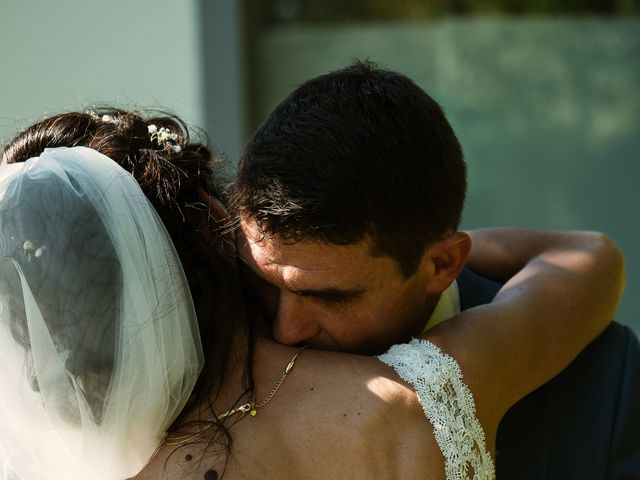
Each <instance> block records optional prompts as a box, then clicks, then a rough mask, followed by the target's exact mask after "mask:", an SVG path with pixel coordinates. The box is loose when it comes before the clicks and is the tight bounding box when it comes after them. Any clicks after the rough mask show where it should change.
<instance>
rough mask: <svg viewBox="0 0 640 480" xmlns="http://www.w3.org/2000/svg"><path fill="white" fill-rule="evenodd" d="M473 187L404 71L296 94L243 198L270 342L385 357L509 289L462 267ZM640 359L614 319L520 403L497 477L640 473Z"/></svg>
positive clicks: (335, 76) (238, 185) (249, 161)
mask: <svg viewBox="0 0 640 480" xmlns="http://www.w3.org/2000/svg"><path fill="white" fill-rule="evenodd" d="M365 99H366V100H365ZM465 191H466V169H465V163H464V160H463V155H462V149H461V147H460V144H459V143H458V140H457V138H456V136H455V133H454V132H453V130H452V128H451V126H450V125H449V123H448V122H447V120H446V118H445V116H444V114H443V112H442V110H441V109H440V107H439V106H438V104H437V103H436V102H435V101H433V99H431V98H430V97H429V96H428V95H426V94H425V93H424V92H423V91H422V90H421V89H420V88H419V87H417V86H416V85H415V84H414V83H413V82H412V81H411V80H409V79H408V78H406V77H404V76H402V75H400V74H397V73H394V72H389V71H384V70H378V69H376V68H375V67H373V66H371V65H368V64H362V63H356V64H354V65H352V66H350V67H347V68H345V69H342V70H339V71H336V72H332V73H329V74H327V75H323V76H320V77H317V78H314V79H311V80H309V81H307V82H306V83H304V84H303V85H302V86H301V87H299V88H298V89H296V90H295V91H294V92H293V93H292V94H291V95H289V97H287V98H286V99H285V100H284V101H283V102H282V103H281V104H280V105H279V106H278V107H276V109H275V110H274V111H273V112H272V113H271V115H270V116H269V117H268V118H267V120H266V122H265V123H264V124H263V125H262V126H261V127H260V128H259V129H258V131H257V132H256V134H255V135H254V136H253V138H252V139H251V140H250V142H249V144H248V146H247V148H246V150H245V153H244V155H243V157H242V160H241V162H240V168H239V171H238V175H237V178H236V182H235V185H234V189H233V195H232V197H233V198H232V204H233V206H234V208H235V209H236V213H238V214H239V218H240V224H241V228H242V230H243V232H244V234H245V235H246V236H247V237H248V238H249V239H250V240H254V241H253V242H250V243H251V248H250V249H249V250H248V251H247V258H246V259H247V262H248V263H249V265H250V266H251V267H252V268H253V270H254V271H256V272H260V275H259V276H258V275H255V276H254V277H253V281H254V282H256V287H257V288H256V290H257V291H258V292H262V294H263V298H264V301H263V307H264V309H265V314H266V315H267V316H268V317H269V318H272V319H273V321H274V324H273V335H274V338H275V339H276V340H278V341H280V342H282V343H286V344H296V343H300V342H305V343H307V344H310V345H312V346H314V347H317V348H327V349H334V350H343V351H351V352H357V353H364V354H377V353H381V352H382V351H384V350H386V349H387V348H388V347H389V346H390V345H392V344H394V343H400V342H403V341H406V340H407V339H408V338H410V337H411V336H415V335H417V334H419V333H420V332H421V331H424V330H425V329H428V328H430V327H432V326H434V325H435V324H437V323H439V322H441V321H443V320H446V319H447V318H449V317H450V316H452V315H454V314H456V313H458V312H459V311H460V309H464V308H468V307H471V306H474V305H477V304H480V303H487V302H489V301H491V299H492V297H493V295H495V293H496V292H497V289H498V288H499V285H497V284H496V283H494V282H491V281H488V280H485V279H482V278H480V277H478V276H476V275H474V274H473V273H471V272H469V271H467V270H463V266H464V263H465V261H466V259H467V255H468V253H469V250H470V247H471V243H470V240H469V237H468V236H467V235H466V234H464V233H462V232H457V228H458V224H459V222H460V217H461V214H462V209H463V204H464V198H465ZM264 226H266V227H267V229H268V233H269V235H268V236H264V235H262V231H261V227H264ZM256 240H257V241H256ZM372 252H373V254H372ZM398 267H399V271H398ZM456 278H457V281H456ZM270 284H271V285H270ZM273 285H279V286H280V291H279V292H278V295H271V294H270V292H269V291H268V290H269V289H274V288H276V287H274V286H273ZM272 299H278V301H277V302H275V303H274V302H273V300H272ZM390 319H392V321H390ZM639 352H640V349H639V348H638V343H637V340H636V339H635V337H634V336H633V334H631V333H630V331H629V330H628V329H626V328H624V327H621V326H620V325H617V324H613V325H612V326H611V327H609V329H607V331H605V332H604V333H603V334H602V335H601V337H599V338H598V339H597V340H596V341H595V342H593V344H592V345H591V346H589V347H588V348H587V349H586V350H585V352H583V354H581V355H580V356H579V357H578V358H577V359H576V361H574V362H573V363H572V365H570V366H569V367H568V368H567V369H566V370H565V371H564V372H563V373H561V374H560V375H559V376H558V377H556V378H555V379H553V380H552V381H551V382H549V383H548V384H547V385H545V386H544V387H542V388H541V389H539V390H538V391H536V392H534V393H532V394H531V395H529V396H528V397H526V398H525V399H523V400H522V401H521V402H519V403H518V404H516V405H515V406H514V407H513V408H512V409H511V410H510V412H509V413H508V414H507V415H506V416H505V418H504V420H503V422H502V423H501V425H500V429H499V432H498V442H497V450H498V455H497V461H496V463H497V472H498V478H518V479H529V478H530V479H534V478H535V479H538V478H563V479H564V478H580V479H591V478H592V479H594V480H595V479H599V478H615V479H620V480H622V479H627V478H628V479H631V478H640V435H639V434H638V431H640V410H639V408H638V406H637V405H635V404H634V403H633V400H634V399H636V400H637V399H638V398H640V368H639V365H640V359H639V358H638V357H639V356H640V353H639ZM595 397H597V398H595Z"/></svg>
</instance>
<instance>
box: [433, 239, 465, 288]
mask: <svg viewBox="0 0 640 480" xmlns="http://www.w3.org/2000/svg"><path fill="white" fill-rule="evenodd" d="M470 251H471V238H470V237H469V235H467V234H466V233H464V232H456V233H454V234H452V235H450V236H448V237H446V238H444V239H442V240H438V241H436V242H434V243H432V244H431V245H430V246H429V248H428V249H427V251H426V252H425V255H424V257H423V258H422V264H421V268H422V269H423V271H425V272H426V273H427V277H426V278H425V284H424V286H425V293H427V294H440V293H442V292H444V291H445V290H446V288H447V287H448V286H449V285H451V283H452V282H453V281H454V280H455V279H456V277H457V276H458V274H459V273H460V271H461V270H462V268H463V267H464V265H465V263H466V261H467V258H468V257H469V252H470Z"/></svg>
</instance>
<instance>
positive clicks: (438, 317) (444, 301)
mask: <svg viewBox="0 0 640 480" xmlns="http://www.w3.org/2000/svg"><path fill="white" fill-rule="evenodd" d="M458 313H460V291H459V290H458V283H457V282H456V281H455V280H454V281H453V283H451V285H449V286H448V287H447V289H446V290H445V291H444V292H442V294H441V295H440V298H439V299H438V303H436V306H435V308H434V309H433V312H432V313H431V316H430V317H429V319H428V320H427V323H426V324H425V326H424V328H423V329H422V332H423V333H424V332H426V331H427V330H429V329H431V328H433V327H435V326H436V325H438V324H439V323H442V322H444V321H445V320H447V319H448V318H451V317H453V316H454V315H457V314H458Z"/></svg>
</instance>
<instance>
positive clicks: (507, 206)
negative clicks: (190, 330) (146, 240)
mask: <svg viewBox="0 0 640 480" xmlns="http://www.w3.org/2000/svg"><path fill="white" fill-rule="evenodd" d="M639 13H640V2H639V1H637V0H606V1H605V0H588V1H578V0H573V1H562V2H561V1H553V0H528V1H526V0H521V1H507V0H483V1H480V0H456V1H437V0H433V1H424V0H323V1H317V0H242V1H241V0H183V1H181V2H170V1H168V0H136V1H125V0H111V1H109V2H97V1H87V2H78V1H72V0H58V1H56V2H45V1H40V2H34V1H20V0H3V1H2V3H0V56H1V57H0V58H1V59H2V75H1V76H0V137H2V138H4V139H7V138H9V137H10V136H11V135H12V134H13V133H14V132H15V131H16V130H18V129H19V128H21V127H23V126H25V125H27V124H28V123H30V122H32V121H33V120H36V119H38V118H39V117H40V116H42V115H43V114H45V113H52V112H58V111H60V110H68V109H76V108H82V107H86V106H88V105H91V104H101V103H116V104H119V105H123V106H127V107H131V106H136V105H142V106H151V107H161V108H169V109H171V110H173V111H174V112H176V113H177V114H179V115H181V116H183V117H184V118H185V119H186V120H187V121H188V122H189V123H191V124H194V125H198V126H202V127H203V128H204V129H205V130H206V131H207V132H208V133H209V135H210V137H211V139H212V140H213V141H214V143H215V144H216V145H217V147H218V148H219V149H221V150H223V151H225V152H226V154H227V156H228V159H229V163H230V165H233V163H234V162H235V160H236V158H237V156H238V154H239V152H240V151H241V149H242V145H243V144H244V142H245V141H246V139H247V138H248V135H249V134H250V132H251V131H253V129H254V128H255V127H256V126H257V125H258V124H259V123H260V122H261V121H262V120H263V119H264V117H265V116H266V115H267V114H268V112H269V111H270V110H271V109H272V108H273V107H274V106H275V105H276V104H277V103H278V102H279V101H280V100H281V99H282V98H283V97H284V96H285V95H286V94H287V93H288V92H289V91H290V90H291V89H292V88H294V87H295V86H296V85H297V84H299V83H301V82H302V81H304V80H306V79H307V78H309V77H311V76H314V75H317V74H320V73H323V72H326V71H328V70H332V69H335V68H339V67H341V66H344V65H346V64H347V63H349V62H350V61H351V60H352V59H354V58H369V59H371V60H374V61H376V62H378V63H379V64H380V65H382V66H385V67H388V68H392V69H396V70H399V71H401V72H403V73H405V74H407V75H408V76H409V77H411V78H412V79H414V80H415V81H416V82H417V83H418V84H419V85H420V86H422V87H423V88H424V89H425V90H426V91H427V92H428V93H429V94H431V95H432V96H433V97H434V98H436V100H438V101H439V102H440V103H441V104H442V106H443V107H444V109H445V111H446V112H447V114H448V117H449V119H450V121H451V123H452V124H453V126H454V128H455V130H456V131H457V132H458V134H459V137H460V139H461V142H462V144H463V146H464V148H465V154H466V158H467V161H468V164H469V184H470V190H469V196H468V201H467V208H466V214H465V217H464V220H463V228H473V227H479V226H487V225H518V226H528V227H538V228H552V229H595V230H603V231H605V232H607V233H609V234H610V235H611V236H612V237H613V238H614V239H615V240H616V241H617V242H618V243H619V244H620V245H621V246H622V248H623V250H624V252H625V256H626V261H627V267H628V283H627V290H626V292H625V295H624V298H623V302H622V305H621V307H620V310H619V313H618V315H617V319H618V320H619V321H621V322H623V323H627V324H630V325H632V326H633V327H634V329H635V330H636V331H637V332H639V333H640V220H638V216H639V215H638V213H636V210H638V209H639V208H640V90H639V86H640V16H639ZM230 168H232V167H230Z"/></svg>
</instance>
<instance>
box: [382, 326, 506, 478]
mask: <svg viewBox="0 0 640 480" xmlns="http://www.w3.org/2000/svg"><path fill="white" fill-rule="evenodd" d="M378 358H379V359H380V360H381V361H382V362H384V363H386V364H387V365H389V366H390V367H392V368H393V369H394V370H395V371H396V372H397V373H398V375H399V376H400V378H402V379H403V380H404V381H405V382H407V383H409V384H410V385H411V386H413V388H414V390H415V392H416V394H417V395H418V399H419V400H420V403H421V405H422V409H423V410H424V413H425V415H426V417H427V418H428V419H429V421H430V422H431V425H433V433H434V436H435V439H436V442H437V443H438V446H439V447H440V450H441V451H442V455H443V456H444V461H445V472H446V478H447V480H463V479H473V480H487V479H494V478H495V468H494V465H493V461H492V459H491V456H490V455H489V452H488V451H487V446H486V443H485V438H484V431H483V430H482V426H481V425H480V422H479V421H478V419H477V417H476V407H475V402H474V401H473V395H472V394H471V391H470V390H469V388H468V387H467V386H466V385H465V384H464V383H463V381H462V371H461V370H460V367H459V366H458V363H457V362H456V361H455V360H454V359H453V358H452V357H450V356H449V355H447V354H445V353H443V352H442V351H441V350H440V349H439V348H438V347H437V346H435V345H434V344H433V343H431V342H428V341H426V340H417V339H413V340H411V342H409V343H403V344H400V345H394V346H392V347H391V348H390V349H389V350H388V351H387V352H386V353H384V354H382V355H380V356H379V357H378Z"/></svg>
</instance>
